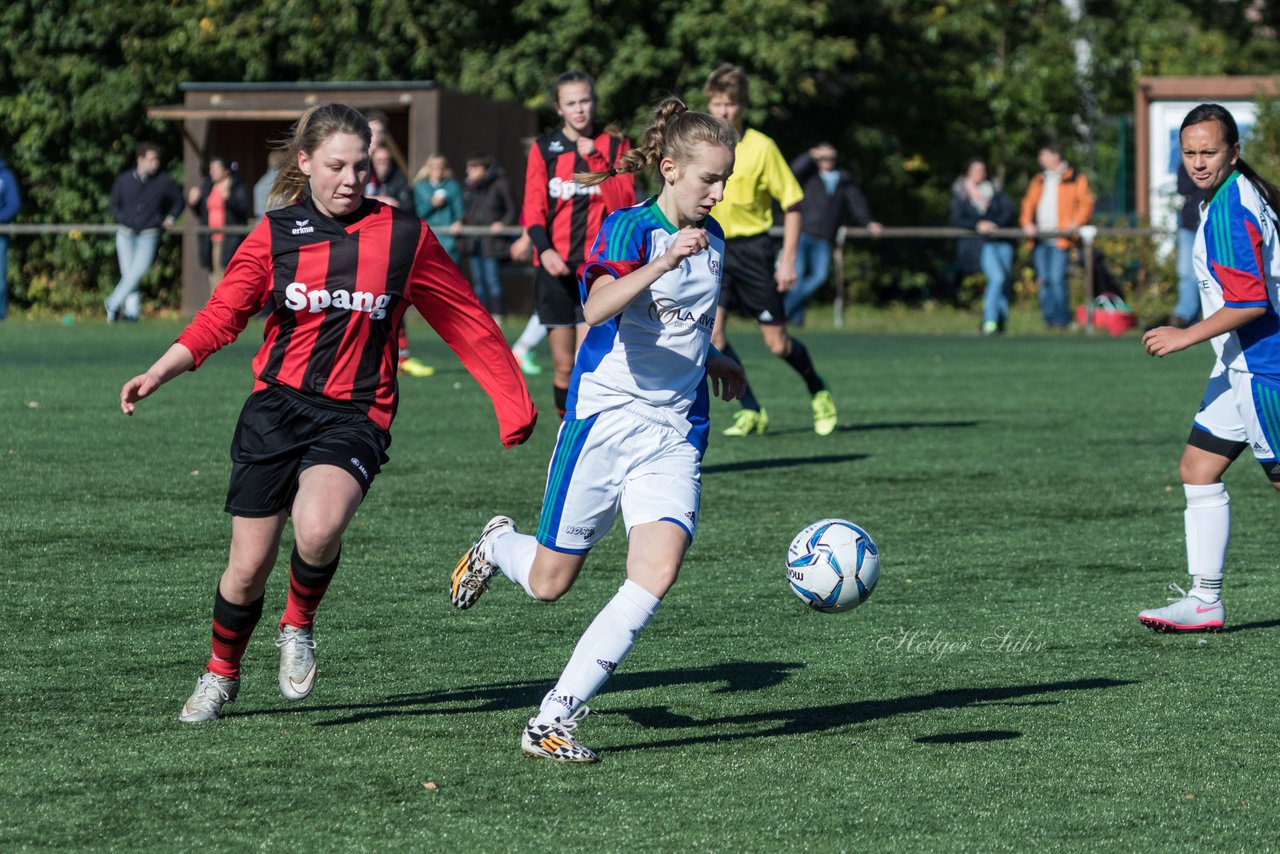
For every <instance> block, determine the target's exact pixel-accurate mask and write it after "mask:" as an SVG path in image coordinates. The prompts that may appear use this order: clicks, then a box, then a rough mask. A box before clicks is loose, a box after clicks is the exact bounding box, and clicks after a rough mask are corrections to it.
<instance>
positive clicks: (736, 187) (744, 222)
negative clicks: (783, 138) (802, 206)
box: [711, 128, 804, 239]
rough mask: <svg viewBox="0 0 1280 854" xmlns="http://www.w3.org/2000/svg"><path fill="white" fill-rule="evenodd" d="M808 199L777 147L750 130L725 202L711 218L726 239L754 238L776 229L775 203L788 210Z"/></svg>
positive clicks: (737, 151)
mask: <svg viewBox="0 0 1280 854" xmlns="http://www.w3.org/2000/svg"><path fill="white" fill-rule="evenodd" d="M803 198H804V190H802V189H800V182H799V181H797V180H796V176H795V175H794V174H792V172H791V167H790V166H789V165H788V164H787V161H786V159H785V158H783V156H782V152H781V151H779V150H778V146H777V144H776V143H775V142H774V141H773V140H772V139H770V138H769V137H767V136H765V135H764V134H762V133H760V132H759V131H758V130H755V129H754V128H747V130H746V131H745V132H744V133H743V134H742V140H741V141H740V142H739V143H738V145H737V148H736V149H735V151H734V159H733V175H732V176H730V178H729V182H728V183H727V184H725V187H724V199H723V200H722V201H721V202H720V204H718V205H716V206H715V207H714V208H713V209H712V210H711V216H713V217H715V220H716V222H718V223H720V225H721V227H722V228H724V236H725V237H726V238H730V239H732V238H734V237H753V236H754V235H757V234H760V233H762V232H765V231H768V230H769V229H770V228H771V227H772V226H773V202H774V200H775V199H776V200H777V202H778V204H780V205H782V209H783V210H786V209H787V208H789V207H791V206H792V205H794V204H796V203H797V202H799V201H800V200H802V199H803Z"/></svg>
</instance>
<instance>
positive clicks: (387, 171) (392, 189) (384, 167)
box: [364, 145, 413, 211]
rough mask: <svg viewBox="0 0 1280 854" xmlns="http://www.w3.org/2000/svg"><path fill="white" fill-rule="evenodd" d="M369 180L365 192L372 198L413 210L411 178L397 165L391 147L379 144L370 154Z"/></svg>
mask: <svg viewBox="0 0 1280 854" xmlns="http://www.w3.org/2000/svg"><path fill="white" fill-rule="evenodd" d="M369 166H370V169H369V182H368V183H367V184H366V185H365V188H364V194H365V195H366V196H368V197H369V198H372V199H377V200H378V201H380V202H382V203H384V204H388V205H391V206H392V207H396V208H403V209H404V210H407V211H411V210H413V190H412V189H411V188H410V187H409V179H408V178H406V177H405V174H404V172H402V171H400V167H399V166H397V165H396V162H395V160H394V158H393V157H392V156H391V149H390V148H388V147H387V146H385V145H381V146H378V147H377V148H375V149H373V151H372V152H370V154H369Z"/></svg>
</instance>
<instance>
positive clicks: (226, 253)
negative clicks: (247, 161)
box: [187, 155, 250, 285]
mask: <svg viewBox="0 0 1280 854" xmlns="http://www.w3.org/2000/svg"><path fill="white" fill-rule="evenodd" d="M187 204H188V205H190V206H191V209H192V210H193V211H195V212H196V216H198V217H200V222H202V223H203V224H205V225H207V226H209V227H210V228H222V227H223V226H228V225H245V224H246V223H248V222H249V211H250V206H249V204H250V203H249V191H248V190H246V189H245V186H244V184H243V183H242V182H241V180H240V176H238V175H236V173H235V171H234V170H233V169H232V168H231V165H230V164H229V163H227V161H226V160H225V159H224V158H222V157H218V156H216V155H215V156H213V157H210V158H209V174H208V175H207V176H205V179H204V181H203V182H202V183H201V184H200V186H199V187H192V188H191V190H190V192H189V193H187ZM243 240H244V235H243V234H234V233H230V234H221V233H218V232H213V233H211V234H202V235H201V236H200V266H201V267H204V268H205V269H206V270H208V271H209V272H210V277H209V280H210V283H211V284H215V285H216V284H217V283H218V282H219V281H221V280H222V271H223V270H225V269H226V268H227V264H228V262H230V261H231V256H232V255H235V254H236V250H237V249H239V248H240V243H241V242H242V241H243Z"/></svg>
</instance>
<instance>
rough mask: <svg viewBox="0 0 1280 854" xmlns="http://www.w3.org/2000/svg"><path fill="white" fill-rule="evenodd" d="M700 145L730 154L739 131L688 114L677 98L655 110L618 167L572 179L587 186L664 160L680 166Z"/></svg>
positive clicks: (704, 116)
mask: <svg viewBox="0 0 1280 854" xmlns="http://www.w3.org/2000/svg"><path fill="white" fill-rule="evenodd" d="M699 143H706V144H708V145H722V146H724V147H725V148H727V149H729V150H730V151H732V150H733V147H734V146H735V145H737V144H738V132H737V131H735V130H734V129H733V128H731V127H730V126H729V124H728V123H727V122H722V121H720V119H717V118H716V117H715V116H711V115H708V114H706V113H695V112H693V111H691V110H690V109H689V108H688V107H686V106H685V105H684V101H681V100H680V99H679V98H667V99H665V100H664V101H662V102H661V103H660V104H658V106H656V107H654V109H653V120H652V121H651V122H650V123H649V127H648V128H647V129H646V130H645V132H644V137H643V138H642V139H641V141H640V145H638V146H637V147H635V148H633V149H631V150H630V151H628V152H627V153H626V154H624V155H622V156H621V157H619V158H618V165H617V166H615V167H614V168H613V169H610V170H609V171H608V172H579V173H577V174H576V175H574V176H573V179H574V180H575V181H577V182H578V183H580V184H585V185H587V186H588V187H590V186H592V185H595V184H600V183H603V182H604V181H605V180H606V179H608V178H611V177H613V176H614V175H616V174H618V173H619V172H640V171H642V170H644V169H648V168H650V167H651V166H655V165H657V163H658V162H659V161H660V160H662V158H664V157H670V158H671V159H672V160H674V161H675V162H676V163H678V164H681V165H683V164H685V163H688V162H689V161H690V159H691V158H692V157H693V147H694V146H695V145H697V144H699Z"/></svg>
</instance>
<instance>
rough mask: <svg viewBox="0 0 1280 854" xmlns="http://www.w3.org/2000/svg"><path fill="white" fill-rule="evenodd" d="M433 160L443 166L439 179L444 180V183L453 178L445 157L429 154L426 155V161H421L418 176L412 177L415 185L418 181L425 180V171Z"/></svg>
mask: <svg viewBox="0 0 1280 854" xmlns="http://www.w3.org/2000/svg"><path fill="white" fill-rule="evenodd" d="M433 160H439V161H440V162H441V163H443V164H444V170H443V171H442V172H441V173H440V177H441V178H444V179H445V180H446V181H448V180H450V179H452V178H453V170H452V169H450V168H449V161H448V160H447V159H446V158H445V156H444V155H443V154H431V155H428V157H427V159H426V160H424V161H422V168H421V169H419V170H418V174H417V175H414V176H413V182H414V183H415V184H416V183H417V182H419V181H425V180H427V170H428V168H429V167H430V166H431V162H432V161H433Z"/></svg>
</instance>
